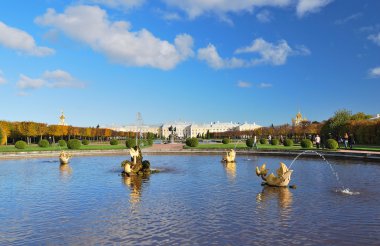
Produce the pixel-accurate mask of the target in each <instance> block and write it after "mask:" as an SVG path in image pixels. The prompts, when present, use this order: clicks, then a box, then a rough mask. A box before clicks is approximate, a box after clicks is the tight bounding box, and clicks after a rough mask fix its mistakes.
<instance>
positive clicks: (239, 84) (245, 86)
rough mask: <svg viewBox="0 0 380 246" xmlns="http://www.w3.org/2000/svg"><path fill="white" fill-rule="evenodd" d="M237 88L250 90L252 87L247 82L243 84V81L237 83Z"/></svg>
mask: <svg viewBox="0 0 380 246" xmlns="http://www.w3.org/2000/svg"><path fill="white" fill-rule="evenodd" d="M237 86H238V87H240V88H250V87H252V84H251V83H249V82H245V81H239V82H238V84H237Z"/></svg>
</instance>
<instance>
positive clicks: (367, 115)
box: [351, 112, 372, 120]
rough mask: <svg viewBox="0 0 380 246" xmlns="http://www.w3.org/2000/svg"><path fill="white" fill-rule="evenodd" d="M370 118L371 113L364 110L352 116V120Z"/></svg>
mask: <svg viewBox="0 0 380 246" xmlns="http://www.w3.org/2000/svg"><path fill="white" fill-rule="evenodd" d="M370 118H372V116H371V115H369V114H365V113H363V112H359V113H356V114H354V115H352V116H351V120H368V119H370Z"/></svg>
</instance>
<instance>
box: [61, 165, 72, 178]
mask: <svg viewBox="0 0 380 246" xmlns="http://www.w3.org/2000/svg"><path fill="white" fill-rule="evenodd" d="M59 171H60V177H61V179H62V180H67V179H69V178H70V177H71V173H72V172H73V169H72V168H71V166H70V165H69V164H60V165H59Z"/></svg>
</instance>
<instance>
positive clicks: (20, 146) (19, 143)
mask: <svg viewBox="0 0 380 246" xmlns="http://www.w3.org/2000/svg"><path fill="white" fill-rule="evenodd" d="M26 146H27V144H26V142H25V141H22V140H19V141H17V142H16V143H15V147H16V149H25V148H26Z"/></svg>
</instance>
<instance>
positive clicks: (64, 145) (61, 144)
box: [58, 139, 67, 147]
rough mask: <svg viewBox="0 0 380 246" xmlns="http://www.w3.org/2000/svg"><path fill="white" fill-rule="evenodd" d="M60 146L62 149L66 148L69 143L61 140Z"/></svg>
mask: <svg viewBox="0 0 380 246" xmlns="http://www.w3.org/2000/svg"><path fill="white" fill-rule="evenodd" d="M58 145H59V146H60V147H66V146H67V143H66V141H65V140H63V139H61V140H59V141H58Z"/></svg>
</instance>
